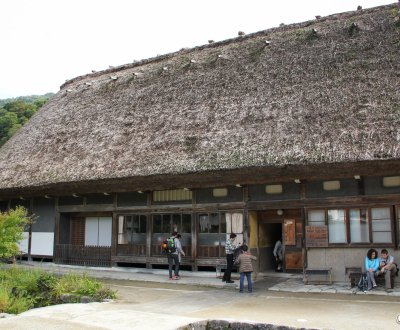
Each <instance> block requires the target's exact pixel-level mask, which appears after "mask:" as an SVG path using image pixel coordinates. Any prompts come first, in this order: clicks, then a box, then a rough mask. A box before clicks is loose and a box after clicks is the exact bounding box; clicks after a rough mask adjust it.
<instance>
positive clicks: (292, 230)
mask: <svg viewBox="0 0 400 330" xmlns="http://www.w3.org/2000/svg"><path fill="white" fill-rule="evenodd" d="M283 226H284V227H283V228H284V232H285V234H284V239H285V241H284V242H285V245H296V221H295V220H284V222H283Z"/></svg>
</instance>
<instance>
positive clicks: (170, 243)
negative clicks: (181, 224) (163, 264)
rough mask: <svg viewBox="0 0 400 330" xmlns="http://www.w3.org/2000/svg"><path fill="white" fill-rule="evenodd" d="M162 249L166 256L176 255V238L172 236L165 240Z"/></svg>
mask: <svg viewBox="0 0 400 330" xmlns="http://www.w3.org/2000/svg"><path fill="white" fill-rule="evenodd" d="M161 247H162V250H163V252H164V253H166V254H171V253H174V252H175V251H176V246H175V237H173V236H172V237H170V238H166V239H165V240H163V242H162V245H161Z"/></svg>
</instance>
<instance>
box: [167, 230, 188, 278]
mask: <svg viewBox="0 0 400 330" xmlns="http://www.w3.org/2000/svg"><path fill="white" fill-rule="evenodd" d="M168 241H169V243H168V245H169V246H168V251H167V258H168V272H169V279H170V280H179V279H180V277H179V266H180V262H179V254H182V255H183V256H184V255H185V252H184V251H183V249H182V245H181V242H180V241H179V239H178V233H177V232H176V231H174V232H173V233H172V235H171V237H170V238H169V239H168ZM172 242H173V243H172ZM174 264H175V269H174V276H172V267H173V265H174Z"/></svg>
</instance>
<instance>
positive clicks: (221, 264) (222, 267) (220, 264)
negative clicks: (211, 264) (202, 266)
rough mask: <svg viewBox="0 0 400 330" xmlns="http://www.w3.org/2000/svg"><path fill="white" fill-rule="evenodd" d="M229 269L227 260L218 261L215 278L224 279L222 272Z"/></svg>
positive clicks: (216, 262)
mask: <svg viewBox="0 0 400 330" xmlns="http://www.w3.org/2000/svg"><path fill="white" fill-rule="evenodd" d="M226 267H227V263H226V258H224V259H217V260H216V261H215V276H216V277H217V278H220V277H222V270H225V269H226Z"/></svg>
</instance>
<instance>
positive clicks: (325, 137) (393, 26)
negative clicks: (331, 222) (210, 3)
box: [0, 4, 400, 192]
mask: <svg viewBox="0 0 400 330" xmlns="http://www.w3.org/2000/svg"><path fill="white" fill-rule="evenodd" d="M398 17H399V8H398V6H397V5H396V4H393V5H389V6H383V7H377V8H373V9H368V10H361V11H356V12H350V13H344V14H338V15H332V16H329V17H324V18H320V19H316V20H314V21H309V22H305V23H301V24H293V25H288V26H283V27H279V28H274V29H270V30H266V31H261V32H258V33H255V34H251V35H247V36H240V37H238V38H235V39H232V40H226V41H223V42H218V43H214V44H210V45H206V46H201V47H196V48H193V49H185V50H181V51H179V52H176V53H173V54H168V55H164V56H160V57H157V58H152V59H148V60H144V61H141V62H138V63H133V64H129V65H123V66H121V67H117V68H112V69H108V70H105V71H102V72H97V73H93V74H88V75H86V76H82V77H77V78H75V79H72V80H71V81H68V82H67V83H65V84H64V85H63V86H61V89H60V91H59V92H58V93H57V94H56V95H55V96H54V97H52V98H51V99H50V101H49V102H48V103H47V104H46V105H45V106H44V107H43V108H42V109H41V110H40V111H39V112H38V113H37V114H36V115H35V116H34V117H33V118H31V120H30V121H29V122H28V123H27V124H26V125H25V126H24V127H23V128H21V129H20V131H19V132H18V133H17V134H16V135H15V136H14V137H13V138H12V139H11V140H10V141H9V142H8V143H6V144H5V145H4V146H3V147H2V148H1V151H0V190H2V191H3V192H4V191H7V190H8V191H22V190H24V189H25V190H29V189H31V190H32V189H33V190H34V189H36V188H39V187H51V186H53V185H57V184H59V183H63V184H64V186H65V187H67V186H68V187H70V188H71V189H75V188H78V187H79V185H80V183H83V182H86V183H90V182H91V183H95V182H98V183H101V182H103V183H106V182H108V183H110V182H112V181H113V180H114V181H113V182H116V183H118V184H120V183H121V184H122V183H123V182H129V183H130V185H131V186H130V187H131V188H138V187H139V185H148V186H149V187H150V188H155V187H157V188H162V185H163V183H162V182H163V178H170V181H165V182H167V183H165V182H164V184H165V185H166V187H165V188H167V187H168V186H167V184H168V183H169V184H171V183H172V182H179V180H178V181H176V180H177V179H176V175H179V176H182V177H183V176H185V175H188V177H190V176H196V175H198V174H199V173H204V177H203V178H206V177H207V176H206V174H207V173H208V174H209V173H216V174H215V175H216V176H214V178H216V177H217V176H218V175H220V176H221V173H226V172H221V171H233V172H235V171H236V172H237V171H240V170H242V173H245V174H246V175H249V174H250V176H251V175H253V174H254V173H256V172H254V171H253V170H254V169H259V170H260V171H261V172H260V173H263V175H265V178H266V179H268V178H269V179H272V178H271V175H269V174H273V173H275V172H276V170H277V169H280V171H281V172H280V173H281V174H282V173H283V172H282V171H284V170H285V169H289V168H296V166H298V168H303V169H305V168H312V166H318V165H322V164H324V165H327V164H328V166H330V165H329V164H339V165H340V164H348V163H355V164H358V163H360V162H361V163H362V162H367V163H368V164H373V163H374V162H375V161H377V160H387V161H391V162H392V163H390V164H391V165H393V164H397V160H399V159H400V147H399V140H400V131H399V127H400V126H399V124H400V88H399V86H400V24H399V18H398ZM266 41H269V43H268V42H266ZM393 161H395V163H393ZM309 166H311V167H309ZM330 167H331V168H332V166H330ZM397 169H399V167H397ZM360 170H361V171H362V169H360ZM268 171H270V172H268ZM274 171H275V172H274ZM233 172H232V173H233ZM236 172H235V173H236ZM292 172H293V171H292ZM218 173H220V174H218ZM268 173H269V174H268ZM292 174H293V173H292ZM268 175H269V177H268ZM149 177H150V178H152V179H151V180H153V181H151V180H150V181H149V180H147V181H146V180H145V179H144V178H149ZM209 179H210V183H211V182H212V179H211V177H209ZM154 180H155V181H154ZM197 180H198V181H199V182H200V181H201V180H202V176H198V177H197ZM217 181H218V180H217ZM138 182H140V184H135V183H138ZM152 182H153V183H154V182H157V184H154V185H153V186H152ZM221 182H222V181H221ZM115 187H116V186H115ZM115 187H114V188H115ZM125 188H126V187H125ZM140 188H145V187H143V186H141V187H140Z"/></svg>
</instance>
